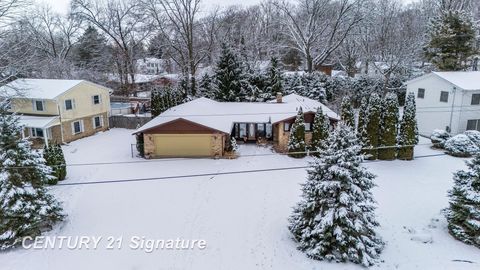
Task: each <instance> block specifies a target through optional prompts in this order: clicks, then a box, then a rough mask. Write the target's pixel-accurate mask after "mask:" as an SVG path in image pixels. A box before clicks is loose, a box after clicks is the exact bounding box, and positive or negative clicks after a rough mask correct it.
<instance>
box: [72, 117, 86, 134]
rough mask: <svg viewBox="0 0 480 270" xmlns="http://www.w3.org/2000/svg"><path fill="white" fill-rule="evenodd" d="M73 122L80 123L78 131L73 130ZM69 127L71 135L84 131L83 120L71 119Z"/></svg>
mask: <svg viewBox="0 0 480 270" xmlns="http://www.w3.org/2000/svg"><path fill="white" fill-rule="evenodd" d="M75 123H79V124H80V131H79V132H75ZM71 127H72V135H77V134H80V133H82V132H84V131H85V129H84V126H83V120H77V121H73V122H72V123H71Z"/></svg>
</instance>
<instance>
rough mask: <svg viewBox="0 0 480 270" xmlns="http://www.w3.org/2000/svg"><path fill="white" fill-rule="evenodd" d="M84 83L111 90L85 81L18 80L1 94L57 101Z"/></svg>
mask: <svg viewBox="0 0 480 270" xmlns="http://www.w3.org/2000/svg"><path fill="white" fill-rule="evenodd" d="M82 83H86V84H90V85H95V86H97V87H99V88H103V89H105V90H107V91H108V90H109V89H108V88H106V87H103V86H101V85H98V84H94V83H92V82H89V81H84V80H57V79H17V80H15V81H12V82H10V83H8V84H6V85H4V86H2V87H0V93H2V94H6V95H7V96H10V97H24V98H36V99H55V98H57V97H58V96H60V95H62V94H63V93H65V92H67V91H69V90H70V89H72V88H74V87H76V86H78V85H80V84H82Z"/></svg>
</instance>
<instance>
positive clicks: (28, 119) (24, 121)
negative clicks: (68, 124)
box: [19, 115, 58, 128]
mask: <svg viewBox="0 0 480 270" xmlns="http://www.w3.org/2000/svg"><path fill="white" fill-rule="evenodd" d="M57 120H58V116H33V115H21V116H19V123H20V125H22V126H25V127H34V128H48V127H51V126H54V125H55V124H57Z"/></svg>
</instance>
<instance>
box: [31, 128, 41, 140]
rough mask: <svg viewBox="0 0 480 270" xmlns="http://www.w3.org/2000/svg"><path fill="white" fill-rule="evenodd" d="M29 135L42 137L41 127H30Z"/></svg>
mask: <svg viewBox="0 0 480 270" xmlns="http://www.w3.org/2000/svg"><path fill="white" fill-rule="evenodd" d="M30 135H31V136H32V137H34V138H43V136H44V135H43V129H41V128H31V129H30Z"/></svg>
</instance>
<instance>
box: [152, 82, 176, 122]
mask: <svg viewBox="0 0 480 270" xmlns="http://www.w3.org/2000/svg"><path fill="white" fill-rule="evenodd" d="M180 87H181V86H180ZM182 100H183V99H182V94H181V92H180V91H179V90H176V89H174V88H173V87H172V86H170V85H167V86H165V87H162V89H154V90H152V92H151V96H150V107H151V113H152V117H156V116H158V115H159V114H161V113H163V112H164V111H166V110H168V109H170V108H172V107H175V106H177V105H178V104H181V103H182Z"/></svg>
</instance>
